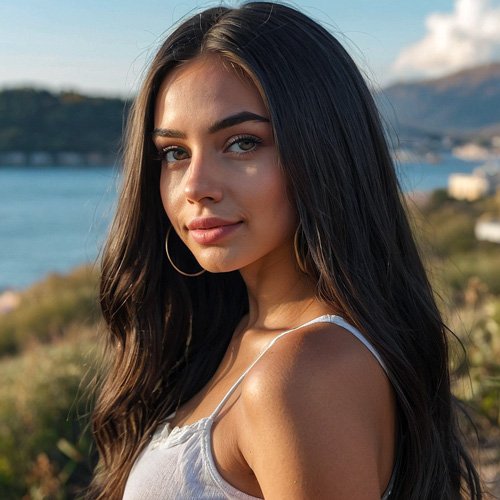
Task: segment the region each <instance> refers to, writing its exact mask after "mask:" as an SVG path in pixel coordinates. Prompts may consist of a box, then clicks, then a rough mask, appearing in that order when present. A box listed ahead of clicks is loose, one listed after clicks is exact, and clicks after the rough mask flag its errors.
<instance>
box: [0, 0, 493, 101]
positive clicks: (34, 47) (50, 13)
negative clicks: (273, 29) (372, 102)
mask: <svg viewBox="0 0 500 500" xmlns="http://www.w3.org/2000/svg"><path fill="white" fill-rule="evenodd" d="M289 3H290V4H291V5H293V6H295V7H297V8H299V9H300V10H301V11H303V12H305V13H306V14H308V15H310V16H311V17H313V18H314V19H315V20H317V21H319V22H320V23H322V24H324V25H326V26H327V27H328V28H329V29H330V30H331V31H332V32H333V33H334V34H335V35H336V36H337V37H338V38H339V39H340V40H341V41H342V43H343V44H344V45H345V46H346V48H347V50H348V51H349V52H350V54H351V55H352V56H353V57H354V59H355V60H356V62H357V63H358V65H359V66H360V67H361V68H362V69H363V71H364V72H365V74H366V75H367V77H368V78H369V79H370V81H371V83H372V85H373V86H375V87H384V86H387V85H388V84H390V83H393V82H396V81H408V80H414V79H424V78H430V77H438V76H441V75H444V74H447V73H451V72H453V71H456V70H459V69H462V68H465V67H470V66H474V65H476V64H482V63H487V62H490V61H498V60H500V0H294V1H292V2H289ZM218 4H220V2H219V1H199V0H78V1H76V0H0V88H6V87H19V86H26V85H30V86H36V87H39V88H47V89H49V90H55V91H58V90H75V91H79V92H83V93H87V94H93V95H108V96H111V95H117V96H121V97H132V96H133V95H134V93H135V92H136V90H137V88H138V86H139V83H140V80H141V76H142V74H143V71H144V70H145V67H146V65H147V62H148V61H149V60H150V59H151V58H152V56H153V54H154V52H155V49H156V48H157V47H158V46H159V44H160V42H161V40H162V38H163V37H164V35H165V33H167V32H168V30H169V28H171V26H172V25H173V24H174V23H175V22H176V21H178V20H179V19H180V18H182V17H185V16H187V15H189V14H190V13H194V12H197V11H198V10H200V9H202V8H206V7H211V6H214V5H218ZM225 4H226V5H230V6H235V5H238V2H235V1H232V0H229V1H226V2H225Z"/></svg>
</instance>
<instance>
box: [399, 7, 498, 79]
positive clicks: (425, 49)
mask: <svg viewBox="0 0 500 500" xmlns="http://www.w3.org/2000/svg"><path fill="white" fill-rule="evenodd" d="M495 3H497V2H495ZM426 27H427V32H426V34H425V36H424V38H423V39H422V40H420V41H418V42H417V43H415V44H413V45H411V46H409V47H406V48H404V49H403V50H402V51H401V52H400V54H399V56H398V58H397V59H396V61H395V63H394V64H393V67H392V71H393V74H394V76H397V77H399V78H408V77H415V76H439V75H442V74H445V73H449V72H452V71H455V70H459V69H461V68H464V67H468V66H474V65H477V64H482V63H485V62H488V61H491V60H492V59H496V58H498V57H499V56H500V6H499V5H493V4H492V1H491V0H455V7H454V10H453V12H452V13H449V14H445V13H433V14H431V15H429V16H428V17H427V19H426Z"/></svg>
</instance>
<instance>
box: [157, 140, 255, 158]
mask: <svg viewBox="0 0 500 500" xmlns="http://www.w3.org/2000/svg"><path fill="white" fill-rule="evenodd" d="M239 142H250V143H253V147H252V149H249V150H248V151H232V152H233V153H234V154H236V155H245V154H249V153H252V152H253V151H255V149H256V147H257V146H258V145H259V144H262V139H260V138H258V137H256V136H254V135H237V136H235V137H233V138H232V139H230V140H229V142H228V144H227V145H226V146H225V148H224V152H226V151H227V150H228V149H229V148H230V147H231V146H234V145H235V144H238V143H239ZM171 151H183V152H187V151H186V150H185V149H184V148H181V147H179V146H167V147H165V148H161V149H160V150H158V151H156V154H155V157H154V159H155V160H159V161H162V162H166V163H172V161H170V160H167V155H168V153H170V152H171ZM175 161H182V160H175Z"/></svg>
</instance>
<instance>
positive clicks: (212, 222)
mask: <svg viewBox="0 0 500 500" xmlns="http://www.w3.org/2000/svg"><path fill="white" fill-rule="evenodd" d="M239 222H240V221H230V220H225V219H219V218H218V217H197V218H195V219H193V220H192V221H191V222H190V223H189V224H188V225H187V228H188V229H189V230H190V231H191V230H193V229H213V228H215V227H222V226H231V225H233V224H238V223H239Z"/></svg>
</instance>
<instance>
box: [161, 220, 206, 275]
mask: <svg viewBox="0 0 500 500" xmlns="http://www.w3.org/2000/svg"><path fill="white" fill-rule="evenodd" d="M171 229H172V226H170V227H169V228H168V230H167V236H166V237H165V253H166V254H167V259H168V261H169V262H170V264H171V265H172V267H173V268H174V269H175V270H176V271H177V272H178V273H179V274H182V276H187V277H188V278H194V277H195V276H200V275H201V274H203V273H204V272H205V271H206V269H202V270H201V271H198V272H197V273H192V274H190V273H185V272H184V271H181V270H180V269H179V268H178V267H177V266H176V265H175V264H174V263H173V262H172V257H171V256H170V252H169V251H168V238H169V236H170V230H171Z"/></svg>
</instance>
